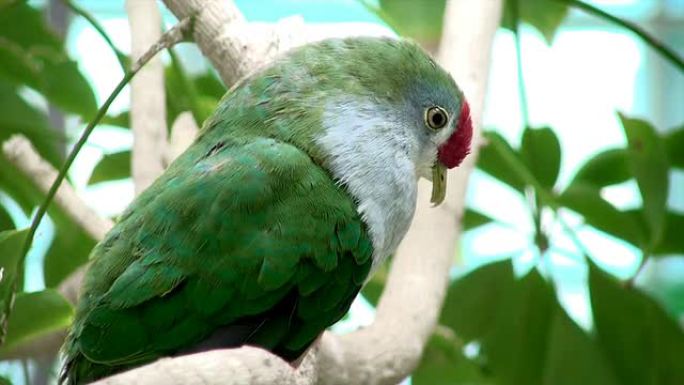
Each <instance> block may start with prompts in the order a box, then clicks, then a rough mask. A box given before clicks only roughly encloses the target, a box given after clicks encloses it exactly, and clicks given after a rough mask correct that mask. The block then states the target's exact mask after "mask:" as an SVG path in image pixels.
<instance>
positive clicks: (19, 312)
mask: <svg viewBox="0 0 684 385" xmlns="http://www.w3.org/2000/svg"><path fill="white" fill-rule="evenodd" d="M73 313H74V309H73V307H72V306H71V304H70V303H69V301H67V300H66V299H65V298H64V297H63V296H62V295H61V294H59V293H58V292H57V291H56V290H53V289H47V290H43V291H38V292H33V293H19V294H17V298H16V301H15V303H14V310H13V311H12V314H11V315H10V318H9V324H8V328H7V339H6V341H5V344H4V345H3V346H2V350H4V351H9V350H12V349H13V348H16V346H18V345H20V344H23V343H26V342H28V341H30V340H31V339H33V338H36V337H39V336H41V335H43V334H45V333H49V332H51V331H55V330H59V329H62V328H65V327H67V326H69V324H70V323H71V319H72V317H73Z"/></svg>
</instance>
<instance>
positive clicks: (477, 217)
mask: <svg viewBox="0 0 684 385" xmlns="http://www.w3.org/2000/svg"><path fill="white" fill-rule="evenodd" d="M493 221H494V219H492V218H490V217H489V216H487V215H485V214H482V213H481V212H479V211H476V210H473V209H471V208H466V210H465V213H464V214H463V231H468V230H472V229H474V228H476V227H480V226H483V225H486V224H487V223H490V222H493Z"/></svg>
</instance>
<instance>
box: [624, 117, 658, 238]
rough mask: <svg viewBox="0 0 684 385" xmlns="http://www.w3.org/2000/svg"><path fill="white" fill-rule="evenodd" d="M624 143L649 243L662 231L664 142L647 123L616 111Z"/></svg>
mask: <svg viewBox="0 0 684 385" xmlns="http://www.w3.org/2000/svg"><path fill="white" fill-rule="evenodd" d="M620 120H621V121H622V126H623V127H624V129H625V135H626V136H627V143H628V146H629V147H628V150H627V154H628V158H627V160H628V165H629V167H630V170H631V171H632V175H634V177H635V178H636V180H637V184H638V185H639V191H641V198H642V201H643V208H644V209H643V210H644V215H645V216H644V217H645V219H646V222H647V223H648V224H649V227H650V229H651V237H650V238H651V246H655V245H657V244H658V242H659V241H660V239H661V238H662V236H663V233H664V231H665V214H666V211H667V207H666V206H667V193H668V171H669V163H668V160H667V152H666V147H665V143H664V142H663V140H662V139H661V138H660V136H658V134H657V133H656V131H655V129H653V127H652V126H651V125H650V124H648V123H647V122H645V121H643V120H639V119H631V118H628V117H626V116H624V115H622V114H620Z"/></svg>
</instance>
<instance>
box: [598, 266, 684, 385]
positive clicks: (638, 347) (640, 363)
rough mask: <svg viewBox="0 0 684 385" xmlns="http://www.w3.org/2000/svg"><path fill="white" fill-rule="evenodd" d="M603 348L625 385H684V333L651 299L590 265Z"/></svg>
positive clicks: (599, 335)
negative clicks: (683, 358)
mask: <svg viewBox="0 0 684 385" xmlns="http://www.w3.org/2000/svg"><path fill="white" fill-rule="evenodd" d="M589 289H590V293H591V308H592V312H593V314H594V322H595V325H596V333H597V337H598V342H599V344H600V345H601V348H602V349H603V351H604V352H605V355H606V357H607V359H608V361H609V362H610V363H611V365H612V367H613V368H614V372H615V374H616V375H617V377H618V379H619V381H620V383H621V384H624V385H643V384H673V385H674V384H684V360H682V357H684V332H682V329H681V328H680V326H679V325H678V324H677V323H676V322H675V320H673V319H672V318H670V317H669V316H668V315H667V314H666V313H665V311H664V310H663V309H662V308H661V307H660V306H659V305H658V304H657V303H656V302H655V301H653V300H652V299H651V298H649V297H648V296H646V295H645V294H643V293H640V292H639V291H637V290H636V289H634V288H633V287H627V286H623V285H621V284H620V283H619V282H618V281H617V280H615V279H614V278H612V277H609V276H608V275H607V274H606V273H604V272H603V271H601V270H600V269H599V268H597V267H596V266H594V265H593V264H590V267H589Z"/></svg>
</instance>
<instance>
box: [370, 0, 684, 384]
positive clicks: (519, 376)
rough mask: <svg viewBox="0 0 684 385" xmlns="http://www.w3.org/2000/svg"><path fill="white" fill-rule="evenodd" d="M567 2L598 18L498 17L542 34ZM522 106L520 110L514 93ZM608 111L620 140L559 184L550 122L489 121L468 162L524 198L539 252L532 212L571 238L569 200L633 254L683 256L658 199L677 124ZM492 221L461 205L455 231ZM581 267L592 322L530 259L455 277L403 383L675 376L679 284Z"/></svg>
mask: <svg viewBox="0 0 684 385" xmlns="http://www.w3.org/2000/svg"><path fill="white" fill-rule="evenodd" d="M388 3H393V4H394V5H397V4H400V3H401V1H394V2H393V1H387V2H382V3H381V5H382V9H381V10H382V11H383V12H384V13H385V18H386V19H390V20H391V19H393V18H394V19H396V20H402V21H403V22H404V23H411V21H410V19H409V18H402V17H401V16H402V15H401V14H400V13H398V12H395V10H394V8H393V7H389V6H386V4H388ZM416 3H418V2H416ZM428 6H433V7H434V3H433V2H425V3H422V2H421V3H420V5H418V4H416V5H413V7H414V8H416V7H428ZM569 6H576V7H578V8H579V9H581V10H584V11H586V12H589V13H591V14H594V15H597V16H599V17H604V16H606V15H607V14H605V12H603V11H601V10H598V9H596V8H594V7H593V6H591V5H588V4H585V3H582V2H579V1H570V0H540V1H536V0H535V1H531V0H507V1H506V2H505V6H504V14H503V17H502V24H501V26H502V27H503V28H506V29H510V30H511V31H514V32H515V31H516V30H517V28H516V24H517V22H518V21H521V22H524V23H527V24H529V25H531V26H532V27H534V28H535V29H537V30H538V31H539V32H540V33H541V34H542V35H543V36H544V38H545V39H546V41H547V42H548V43H551V42H552V40H553V37H554V36H555V33H556V30H557V29H558V27H559V26H560V24H561V23H562V21H563V19H564V18H565V16H566V15H567V13H568V7H569ZM415 12H418V11H415ZM381 16H382V14H381ZM605 18H606V20H608V21H610V22H614V23H616V24H617V25H618V26H621V27H625V28H628V29H629V30H630V31H632V32H634V33H636V34H637V35H638V36H639V37H640V38H641V39H642V40H643V41H644V42H645V43H646V44H649V45H650V46H651V47H652V48H654V49H655V50H656V51H657V52H659V53H661V54H663V57H664V59H666V60H670V61H671V62H673V63H675V64H678V63H681V59H680V58H677V57H676V56H675V58H674V59H672V56H673V55H672V53H671V51H670V50H669V49H668V48H667V47H664V46H662V44H661V43H659V42H657V41H655V39H653V38H652V37H650V35H648V34H646V33H645V32H644V31H643V30H641V29H640V28H638V27H635V26H634V25H633V24H631V23H629V22H626V21H624V20H621V19H618V18H616V17H614V16H612V15H607V17H605ZM424 22H425V21H424V20H423V21H420V22H414V24H415V25H414V26H412V27H407V26H406V24H401V28H398V29H397V30H398V31H399V32H400V33H402V34H407V35H409V36H412V37H414V38H418V39H419V40H420V37H421V35H420V32H416V30H417V29H419V28H425V27H423V23H424ZM422 32H423V33H425V30H423V31H422ZM522 86H524V83H522V82H521V87H522ZM522 93H523V95H524V89H523V91H522ZM521 104H522V105H523V108H526V107H525V103H524V102H523V103H521ZM523 116H525V113H523ZM618 117H619V119H620V122H621V123H622V127H623V130H624V134H625V138H626V143H625V145H624V146H622V147H617V148H611V149H606V150H603V151H602V152H600V153H598V154H595V155H594V156H592V157H591V158H589V159H587V160H586V161H585V162H584V164H583V165H581V166H580V167H579V168H578V170H577V171H576V172H575V175H574V177H573V178H572V179H571V181H570V182H569V183H566V184H564V185H561V184H559V181H558V175H559V170H560V166H561V162H562V151H563V148H561V146H560V143H559V140H558V138H557V136H556V134H555V132H554V130H553V128H551V127H526V128H525V129H524V131H523V133H522V138H521V144H520V147H518V148H516V147H515V146H513V145H512V144H510V143H509V142H508V141H507V140H506V139H504V137H503V136H501V135H500V134H498V133H497V132H496V131H487V132H485V133H484V138H485V143H486V145H485V146H484V147H482V148H481V149H480V153H479V158H478V163H477V167H478V168H479V169H480V170H482V171H484V172H485V173H487V174H489V175H490V176H492V177H494V178H495V179H496V180H498V181H499V182H501V183H502V184H504V185H506V186H508V187H509V188H511V189H512V191H516V192H517V193H518V194H520V195H521V199H522V200H523V201H527V202H529V203H530V205H529V206H530V207H529V209H530V210H529V212H530V219H531V221H532V222H533V223H534V224H535V234H534V246H533V248H535V249H536V250H537V252H538V253H539V254H540V255H542V257H543V256H544V253H545V252H546V250H548V249H549V248H551V247H554V244H553V242H554V240H553V239H551V240H550V239H549V238H548V235H547V234H546V233H545V231H544V229H543V228H542V227H541V219H540V217H541V212H542V211H545V210H546V211H550V212H551V213H553V220H554V221H556V222H560V225H561V226H562V227H564V228H565V230H566V232H569V233H570V237H571V238H573V239H574V240H575V241H576V242H577V243H579V242H580V241H579V240H578V238H577V236H576V235H574V231H575V230H574V229H573V228H570V227H568V226H567V225H566V224H565V223H564V222H563V213H564V212H566V211H568V210H570V211H573V212H575V213H576V214H578V215H580V216H581V217H582V219H583V221H584V225H585V226H590V227H593V228H594V229H596V230H598V231H600V232H602V233H604V234H605V235H606V236H609V237H614V238H617V239H620V240H623V241H625V242H627V243H629V244H632V245H633V246H634V247H636V248H637V249H639V250H641V252H642V254H643V259H644V262H645V261H646V260H647V259H648V258H660V257H663V256H672V255H676V256H677V258H683V256H684V238H682V237H681V236H680V235H679V233H680V231H679V229H681V227H682V226H684V215H683V214H682V213H679V212H677V211H673V210H672V209H671V208H669V207H668V205H667V199H668V191H669V178H670V174H671V173H672V172H673V171H674V170H677V169H679V170H681V169H683V168H684V157H683V156H682V154H683V153H684V151H682V149H683V148H684V126H682V127H677V128H672V129H669V130H656V129H655V128H654V127H653V126H652V125H651V124H650V123H648V122H647V121H645V120H642V119H637V118H634V117H629V116H626V115H624V114H621V113H619V114H618ZM629 181H634V182H636V183H635V184H636V185H637V186H638V189H639V193H640V195H641V201H642V205H641V206H640V207H637V208H633V209H628V210H625V209H620V208H618V207H616V206H614V205H613V204H612V203H610V202H609V201H608V200H606V199H605V198H604V197H603V196H602V195H601V193H602V190H603V189H604V188H606V187H609V186H614V185H618V184H621V183H625V182H629ZM493 222H497V219H496V218H490V217H488V216H486V215H484V214H482V213H478V212H477V211H475V210H473V209H472V208H468V209H466V213H465V215H464V231H469V230H472V229H475V228H477V227H480V226H485V225H487V224H489V223H493ZM576 246H577V248H578V249H579V250H580V254H579V255H577V258H585V259H586V258H587V257H591V255H590V254H589V253H590V251H589V250H587V249H586V248H585V247H584V246H583V245H581V244H577V245H576ZM582 254H584V255H582ZM644 262H642V265H643V263H644ZM587 266H588V270H589V277H588V285H589V289H590V293H591V294H590V300H591V307H592V313H593V315H594V317H593V322H594V325H593V326H592V327H590V328H589V329H585V328H582V327H579V326H578V325H577V324H576V323H575V322H574V321H573V320H572V319H571V318H570V317H569V316H568V315H567V314H566V313H565V310H563V308H562V306H561V305H560V303H559V301H558V300H557V298H556V297H557V293H556V289H555V287H554V284H553V283H554V282H553V280H552V279H551V278H550V277H545V276H543V275H542V274H540V272H539V270H538V269H537V268H533V269H532V270H531V271H529V272H527V273H526V274H524V275H522V276H519V277H516V276H515V274H514V273H513V267H512V265H511V261H510V260H505V261H501V262H496V263H493V264H489V265H485V266H482V267H480V268H478V269H475V270H473V271H471V272H469V273H467V274H465V275H463V276H461V277H460V278H457V279H456V280H454V281H453V282H452V283H451V285H450V287H449V292H448V295H447V298H446V301H445V305H444V309H443V312H442V317H441V319H440V325H439V327H438V328H437V331H436V332H435V334H434V335H433V337H432V339H431V340H430V342H429V343H428V346H427V347H426V350H425V353H424V357H423V360H422V361H421V364H420V365H419V367H418V369H417V370H416V372H415V376H414V378H413V383H414V384H511V385H513V384H516V385H517V384H554V385H556V384H569V385H570V384H573V385H574V384H579V383H581V384H616V385H617V384H645V383H650V384H679V383H684V366H683V365H682V364H681V360H678V357H681V355H682V349H684V339H683V338H684V333H683V332H682V328H681V326H680V325H678V324H677V322H676V319H677V318H678V317H681V316H682V314H684V310H683V309H684V308H682V307H681V306H680V305H681V297H680V296H678V295H677V294H675V293H679V295H681V293H682V292H681V289H677V290H679V291H676V292H672V290H675V289H674V288H670V286H663V285H659V283H658V282H650V285H651V286H650V287H651V289H648V287H647V288H646V289H648V290H647V291H646V292H643V291H641V290H640V289H637V288H635V286H634V285H633V282H632V280H629V281H627V282H626V283H622V282H618V281H617V280H616V279H615V278H612V277H610V276H609V275H608V274H606V273H605V272H603V271H602V270H601V269H600V268H599V267H597V266H596V265H595V264H594V263H593V262H591V260H590V259H589V262H588V264H587ZM383 276H384V275H382V274H381V275H378V276H376V277H374V278H373V279H372V280H371V281H370V282H369V285H368V286H367V287H366V288H365V289H364V292H363V294H364V296H366V297H367V298H369V299H370V300H371V302H373V303H375V301H377V298H378V296H379V293H381V290H382V287H383ZM661 293H662V294H661ZM665 293H670V294H665ZM654 298H657V299H654ZM660 301H666V302H660ZM678 304H679V305H678ZM464 352H469V354H467V355H465V354H464Z"/></svg>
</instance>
